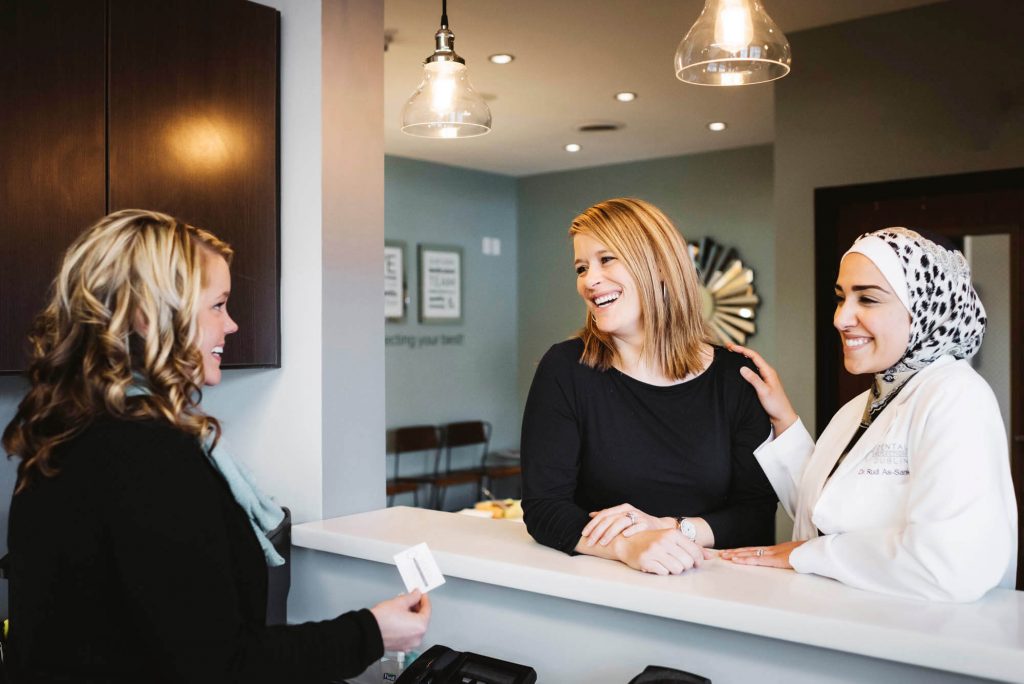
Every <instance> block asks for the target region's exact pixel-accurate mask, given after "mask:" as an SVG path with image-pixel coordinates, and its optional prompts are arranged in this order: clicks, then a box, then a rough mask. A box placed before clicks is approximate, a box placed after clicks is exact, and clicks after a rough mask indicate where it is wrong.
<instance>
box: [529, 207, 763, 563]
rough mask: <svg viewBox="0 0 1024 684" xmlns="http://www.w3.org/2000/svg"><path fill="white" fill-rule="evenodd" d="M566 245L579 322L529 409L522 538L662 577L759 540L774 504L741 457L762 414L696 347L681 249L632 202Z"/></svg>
mask: <svg viewBox="0 0 1024 684" xmlns="http://www.w3.org/2000/svg"><path fill="white" fill-rule="evenodd" d="M569 235H570V236H571V237H572V244H573V252H574V269H575V271H576V290H577V292H578V293H579V295H580V297H581V298H582V299H583V302H584V310H585V319H584V325H583V329H582V330H580V331H579V332H578V333H577V334H576V336H574V337H573V338H572V339H570V340H568V341H566V342H562V343H559V344H556V345H554V346H553V347H551V349H549V350H548V352H547V353H546V354H545V355H544V358H543V359H541V361H540V365H539V366H538V368H537V372H536V375H535V376H534V379H533V385H532V386H531V388H530V394H529V397H528V398H527V402H526V410H525V412H524V415H523V440H522V452H523V453H522V456H523V511H524V513H525V521H526V526H527V529H528V530H529V532H530V534H531V535H533V537H534V538H535V539H536V540H537V541H539V542H540V543H542V544H545V545H547V546H551V547H553V548H556V549H559V550H561V551H564V552H566V553H583V554H589V555H593V556H599V557H602V558H608V559H613V560H618V561H621V562H623V563H625V564H627V565H629V566H630V567H631V568H634V569H636V570H642V571H644V572H651V573H657V574H662V575H663V574H678V573H681V572H684V571H685V570H688V569H689V568H692V567H694V566H697V565H699V564H700V563H701V562H702V560H703V559H704V550H703V549H704V548H706V547H711V546H714V545H739V544H738V542H739V540H741V539H742V540H745V541H744V542H742V543H743V544H749V543H771V541H772V540H773V539H774V513H775V504H776V501H777V499H776V496H775V493H774V492H773V491H772V488H771V485H770V484H769V482H768V480H767V478H766V477H765V475H764V472H763V471H762V470H761V468H760V467H759V466H758V464H757V462H756V460H755V459H754V455H753V451H754V449H755V448H756V447H757V446H758V445H759V444H760V443H761V442H763V441H764V440H765V439H766V438H767V437H768V434H769V424H768V417H767V415H766V414H765V412H764V410H762V408H761V406H760V405H759V403H758V401H757V395H756V394H755V393H754V392H753V390H752V389H751V387H749V386H748V385H747V384H746V383H745V382H742V381H741V378H740V377H739V368H740V367H741V366H742V365H744V364H745V363H748V362H746V360H745V359H744V358H743V357H742V356H740V355H739V354H734V353H732V352H730V351H727V350H725V349H722V348H720V347H714V346H712V345H711V344H710V343H709V342H708V333H707V330H706V329H705V324H704V321H703V320H702V318H701V295H700V286H699V282H698V280H697V274H696V271H695V269H694V266H693V263H692V261H691V259H690V257H689V253H688V251H687V247H686V241H685V240H683V237H682V235H680V234H679V231H678V230H677V229H676V227H675V226H674V225H672V222H671V221H670V220H669V219H668V217H667V216H665V214H663V213H662V212H661V211H660V210H659V209H658V208H657V207H655V206H653V205H651V204H649V203H647V202H644V201H642V200H638V199H631V198H620V199H611V200H607V201H604V202H600V203H599V204H596V205H594V206H592V207H590V208H589V209H587V210H586V211H584V212H583V213H582V214H580V215H579V216H577V217H576V218H575V219H573V222H572V226H571V228H570V229H569ZM755 539H761V540H764V541H763V542H753V540H755Z"/></svg>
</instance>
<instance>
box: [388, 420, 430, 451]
mask: <svg viewBox="0 0 1024 684" xmlns="http://www.w3.org/2000/svg"><path fill="white" fill-rule="evenodd" d="M440 446H441V435H440V432H439V430H438V429H437V426H435V425H413V426H411V427H401V428H398V429H396V430H395V453H396V454H402V453H405V452H407V451H431V450H435V449H438V448H439V447H440Z"/></svg>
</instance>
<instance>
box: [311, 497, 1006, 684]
mask: <svg viewBox="0 0 1024 684" xmlns="http://www.w3.org/2000/svg"><path fill="white" fill-rule="evenodd" d="M420 542H427V544H428V545H429V546H430V548H431V550H432V551H433V552H434V555H435V557H436V558H437V562H438V565H440V567H441V571H442V572H444V573H445V575H447V576H450V577H461V578H463V579H468V580H473V581H476V582H483V583H486V584H493V585H497V586H501V587H509V588H512V589H519V590H522V591H529V592H534V593H537V594H545V595H549V596H557V597H559V598H565V599H571V600H574V601H583V602H586V603H591V604H596V605H601V606H608V607H612V608H619V609H622V610H628V611H633V612H637V613H644V614H648V615H656V616H659V617H664V618H671V619H675V620H684V621H687V622H693V623H698V624H702V625H708V626H711V627H719V628H723V629H730V630H736V631H739V632H744V633H747V634H754V635H758V636H765V637H772V638H776V639H784V640H787V641H793V642H797V643H801V644H808V645H811V646H819V647H823V648H831V649H836V650H839V651H846V652H850V653H855V654H858V655H863V656H871V657H875V658H882V659H885V660H891V661H895V662H901V663H908V664H912V665H919V666H923V667H931V668H936V669H940V670H947V671H950V672H958V673H962V674H968V675H972V676H975V677H987V678H991V679H1000V680H1004V681H1015V682H1024V592H1017V591H1011V590H1008V589H996V590H993V591H991V592H989V593H988V594H987V595H986V596H985V597H984V598H982V599H981V600H980V601H977V602H975V603H969V604H945V603H927V602H924V601H915V600H910V599H899V598H892V597H888V596H882V595H878V594H873V593H871V592H866V591H860V590H857V589H851V588H850V587H846V586H844V585H842V584H840V583H838V582H835V581H833V580H829V579H826V578H822V577H815V576H810V575H800V574H797V573H794V572H791V571H786V570H776V569H771V568H756V567H744V566H737V565H733V564H731V563H728V562H725V561H721V560H713V561H709V562H707V563H705V564H704V566H703V567H702V568H700V569H698V570H695V571H689V572H686V573H684V574H682V575H678V576H669V577H660V576H656V575H648V574H644V573H641V572H636V571H634V570H631V569H630V568H628V567H626V566H625V565H623V564H621V563H618V562H615V561H607V560H602V559H599V558H594V557H591V556H567V555H565V554H563V553H560V552H558V551H555V550H553V549H549V548H547V547H544V546H541V545H540V544H538V543H536V542H535V541H533V539H532V538H531V537H530V536H529V534H528V533H527V531H526V526H525V525H522V524H519V523H516V522H513V521H504V520H486V519H481V518H474V517H470V516H464V515H457V514H454V513H442V512H438V511H430V510H425V509H419V508H407V507H396V508H387V509H382V510H378V511H371V512H369V513H360V514H357V515H350V516H345V517H343V518H334V519H331V520H323V521H318V522H310V523H304V524H301V525H296V526H295V527H294V528H293V529H292V543H293V544H295V545H296V546H300V547H304V548H309V549H315V550H318V551H326V552H329V553H336V554H340V555H343V556H349V557H353V558H360V559H364V560H369V561H376V562H379V563H389V564H392V565H393V564H394V560H393V558H392V557H393V556H394V554H396V553H397V552H398V551H401V550H402V549H404V548H407V547H409V546H412V545H414V544H418V543H420Z"/></svg>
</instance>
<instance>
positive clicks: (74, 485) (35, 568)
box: [3, 210, 430, 682]
mask: <svg viewBox="0 0 1024 684" xmlns="http://www.w3.org/2000/svg"><path fill="white" fill-rule="evenodd" d="M231 257H232V250H231V248H230V247H229V246H228V245H227V244H225V243H224V242H222V241H221V240H219V239H217V238H216V237H215V236H214V235H212V234H211V233H208V232H207V231H204V230H201V229H199V228H195V227H193V226H189V225H186V224H183V223H181V222H180V221H177V220H175V219H174V218H172V217H170V216H167V215H166V214H160V213H157V212H152V211H140V210H125V211H119V212H116V213H113V214H111V215H109V216H107V217H105V218H104V219H102V220H100V221H99V222H98V223H97V224H96V225H94V226H93V227H92V228H90V229H89V230H87V231H86V232H85V233H84V234H82V235H81V236H80V237H79V238H78V239H77V240H75V242H74V243H73V244H72V245H71V246H70V247H69V248H68V250H67V252H66V253H65V255H64V259H63V263H62V265H61V268H60V271H59V273H58V275H57V277H56V279H55V280H54V283H53V291H52V294H51V297H50V301H49V304H48V305H47V307H46V308H45V310H44V311H43V312H42V313H41V314H40V315H39V316H38V318H37V319H36V324H35V329H34V331H33V333H32V335H31V338H30V339H31V343H32V359H31V364H30V367H29V372H28V377H29V381H30V387H29V391H28V394H27V395H26V396H25V398H24V399H23V400H22V402H21V404H20V405H19V407H18V410H17V413H16V414H15V416H14V419H13V420H12V421H11V422H10V424H9V425H8V426H7V428H6V429H5V430H4V433H3V446H4V450H5V451H6V452H7V453H8V454H10V455H12V456H14V457H17V458H18V459H20V463H19V466H18V477H17V485H16V487H15V493H14V496H13V498H12V501H11V513H10V525H9V527H10V529H9V534H8V543H9V553H10V609H11V610H10V624H11V628H10V635H9V642H8V648H7V649H6V654H7V662H8V664H9V667H10V668H11V669H12V671H13V675H14V676H13V681H31V682H51V681H61V682H70V681H74V682H122V681H123V682H140V681H147V682H149V681H161V682H162V681H173V682H200V681H202V682H235V681H246V682H264V681H276V682H284V681H288V682H307V681H309V682H313V681H318V682H325V681H329V680H334V679H341V678H342V677H347V676H353V675H356V674H358V673H359V672H361V671H362V670H363V669H365V668H366V666H367V665H369V664H370V663H371V662H372V661H373V660H375V659H377V658H379V657H380V655H381V653H382V652H383V650H384V649H385V648H389V649H395V650H404V649H408V648H409V647H411V646H414V645H416V644H418V643H419V641H420V638H421V637H422V635H423V633H424V631H425V630H426V626H427V621H428V620H429V616H430V604H429V601H428V600H427V598H426V597H425V596H423V597H422V598H421V597H420V595H419V593H418V592H414V593H413V594H411V595H408V596H400V597H398V598H395V599H391V600H389V601H384V602H383V603H380V604H378V605H377V606H375V607H374V608H373V609H372V610H361V611H354V612H351V613H346V614H344V615H341V616H339V617H336V618H334V619H333V620H327V621H324V622H318V623H307V624H303V625H295V626H279V627H267V626H266V623H265V620H266V610H267V567H268V566H276V565H280V564H282V563H283V562H284V559H283V558H281V557H280V556H279V555H278V554H277V552H276V551H275V550H274V547H273V545H272V544H270V542H269V540H268V539H267V533H268V532H269V531H271V530H273V528H274V527H275V526H276V525H278V524H279V523H280V522H281V518H282V516H283V512H282V510H281V509H280V507H278V506H277V504H275V503H274V502H273V501H272V500H271V499H269V497H266V496H265V495H264V494H262V493H261V492H259V491H258V490H257V489H256V488H255V487H254V485H253V484H252V482H251V480H250V479H249V478H248V476H247V474H246V473H245V472H244V471H243V470H240V469H239V467H238V466H237V465H236V464H235V463H234V462H233V461H232V460H231V458H230V457H229V456H228V455H227V454H226V453H224V450H223V442H222V441H221V440H220V425H219V423H218V422H217V420H216V419H215V418H213V417H211V416H208V415H206V414H205V413H204V412H203V410H202V409H201V408H200V405H199V404H200V400H201V397H202V394H201V388H202V386H204V385H216V384H217V383H219V382H220V379H221V372H220V362H221V357H222V355H223V354H224V352H225V344H226V340H227V337H228V336H229V335H231V334H232V333H234V332H235V331H236V330H238V326H237V325H236V324H235V322H234V321H233V320H232V319H231V316H230V315H229V314H228V310H227V302H228V297H229V295H230V291H231V275H230V271H229V263H230V261H231Z"/></svg>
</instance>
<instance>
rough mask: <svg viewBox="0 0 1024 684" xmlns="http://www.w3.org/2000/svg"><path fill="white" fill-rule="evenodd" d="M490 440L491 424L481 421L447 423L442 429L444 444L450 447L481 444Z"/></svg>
mask: <svg viewBox="0 0 1024 684" xmlns="http://www.w3.org/2000/svg"><path fill="white" fill-rule="evenodd" d="M490 440H491V424H490V423H488V422H487V421H483V420H467V421H463V422H461V423H448V425H447V426H445V429H444V443H445V445H446V446H447V447H448V448H449V449H450V448H452V447H461V446H469V445H471V444H483V445H485V446H486V445H487V443H488V442H489V441H490Z"/></svg>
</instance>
